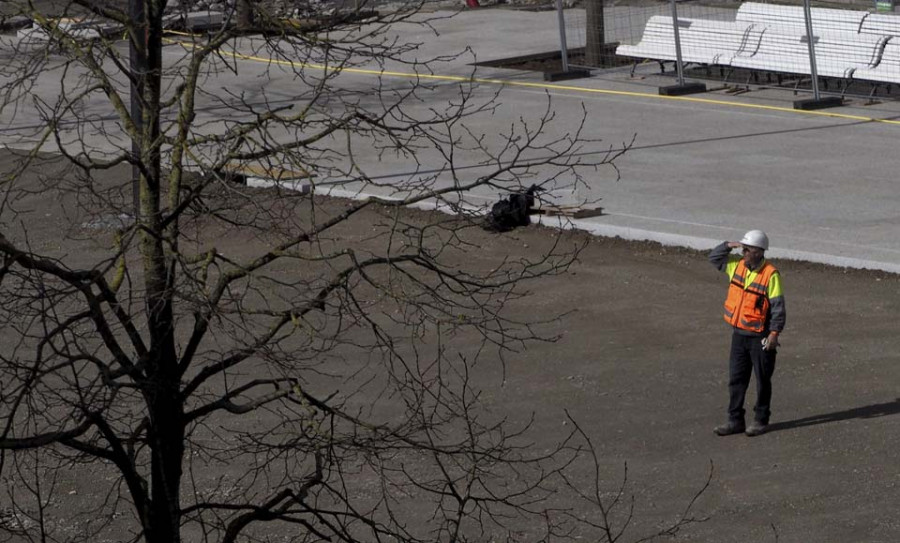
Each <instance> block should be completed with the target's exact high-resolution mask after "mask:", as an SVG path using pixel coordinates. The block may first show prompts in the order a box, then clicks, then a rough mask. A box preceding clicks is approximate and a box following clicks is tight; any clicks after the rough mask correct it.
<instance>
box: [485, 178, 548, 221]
mask: <svg viewBox="0 0 900 543" xmlns="http://www.w3.org/2000/svg"><path fill="white" fill-rule="evenodd" d="M540 190H543V189H541V187H539V186H537V185H531V186H530V187H528V190H526V191H525V192H514V193H512V194H510V195H509V196H507V197H506V198H500V201H499V202H497V203H496V204H494V205H493V206H491V211H490V213H488V215H487V220H486V222H485V225H484V229H485V230H488V231H490V232H509V231H510V230H512V229H514V228H516V227H519V226H528V225H529V224H531V218H530V217H529V215H530V214H531V212H532V210H533V209H534V195H535V193H537V192H538V191H540Z"/></svg>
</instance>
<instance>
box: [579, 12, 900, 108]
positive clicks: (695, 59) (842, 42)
mask: <svg viewBox="0 0 900 543" xmlns="http://www.w3.org/2000/svg"><path fill="white" fill-rule="evenodd" d="M796 1H797V2H798V3H795V4H792V5H785V4H783V3H779V4H775V3H770V2H756V1H754V2H750V1H747V2H730V1H716V0H711V1H710V0H704V1H699V0H689V1H683V2H678V3H677V30H678V38H679V39H678V40H676V34H675V29H676V26H675V24H676V23H675V18H674V17H673V10H672V6H671V4H670V2H665V1H647V0H641V1H638V0H633V3H629V0H617V1H615V2H613V1H611V0H585V2H587V3H586V4H585V5H583V7H582V9H571V10H567V13H566V24H567V30H566V34H567V36H568V48H569V51H570V55H571V56H570V63H571V64H574V65H582V66H587V67H590V68H593V69H607V70H609V69H622V68H623V67H627V68H628V69H631V70H635V69H637V70H640V71H644V72H646V71H648V70H649V71H656V72H658V71H660V69H662V70H663V71H669V72H671V73H674V72H675V71H674V70H671V69H670V67H672V66H673V65H674V63H675V61H676V59H677V58H678V56H679V52H680V56H681V58H682V60H683V62H684V65H685V66H686V68H687V71H686V75H687V76H689V77H701V78H707V79H709V78H712V79H719V80H721V81H723V82H725V83H728V84H738V85H751V84H752V85H761V86H765V85H779V86H790V87H792V88H794V89H796V90H801V89H802V90H812V89H814V88H815V85H814V83H816V82H819V83H821V85H822V87H823V89H824V91H825V92H830V93H846V92H848V91H852V92H853V93H854V94H863V93H869V94H871V93H873V92H875V91H876V89H877V88H878V87H879V86H880V87H882V88H886V89H888V90H889V87H887V86H885V84H893V83H897V84H900V13H894V11H893V10H894V7H893V4H892V3H887V2H890V0H886V1H882V2H879V3H876V2H874V1H873V2H869V3H866V4H861V3H823V2H814V3H812V4H811V5H810V8H809V9H808V10H806V9H804V5H803V3H802V2H803V0H796ZM807 14H808V15H807ZM676 41H678V42H680V43H679V44H680V50H676ZM582 51H583V53H582V54H579V53H580V52H582ZM813 73H817V75H818V78H816V79H814V78H813V77H812V74H813Z"/></svg>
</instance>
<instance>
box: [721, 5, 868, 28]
mask: <svg viewBox="0 0 900 543" xmlns="http://www.w3.org/2000/svg"><path fill="white" fill-rule="evenodd" d="M810 15H811V16H812V26H813V34H816V35H818V34H828V33H832V32H836V33H855V34H858V33H859V32H860V28H861V27H862V26H863V21H865V20H866V19H867V18H868V17H869V15H870V14H869V12H868V11H856V10H845V9H829V8H811V9H810ZM735 20H736V21H742V22H747V23H758V24H762V25H766V26H768V27H787V28H790V29H792V30H791V31H784V33H786V34H793V33H797V34H806V17H805V16H804V14H803V8H802V7H799V6H778V5H774V4H761V3H759V2H744V3H743V4H741V7H739V8H738V10H737V13H736V14H735Z"/></svg>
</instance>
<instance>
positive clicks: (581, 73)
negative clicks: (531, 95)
mask: <svg viewBox="0 0 900 543" xmlns="http://www.w3.org/2000/svg"><path fill="white" fill-rule="evenodd" d="M590 76H591V71H590V70H585V69H581V68H575V69H570V70H569V71H568V72H544V81H565V80H567V79H583V78H585V77H590Z"/></svg>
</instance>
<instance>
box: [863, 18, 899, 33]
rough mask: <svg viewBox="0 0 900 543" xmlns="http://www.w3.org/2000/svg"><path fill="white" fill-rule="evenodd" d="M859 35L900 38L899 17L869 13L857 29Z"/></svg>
mask: <svg viewBox="0 0 900 543" xmlns="http://www.w3.org/2000/svg"><path fill="white" fill-rule="evenodd" d="M859 32H860V33H861V34H877V35H879V36H900V16H897V15H887V14H884V13H870V14H869V16H868V17H866V18H865V19H864V20H863V22H862V25H861V26H860V28H859Z"/></svg>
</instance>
